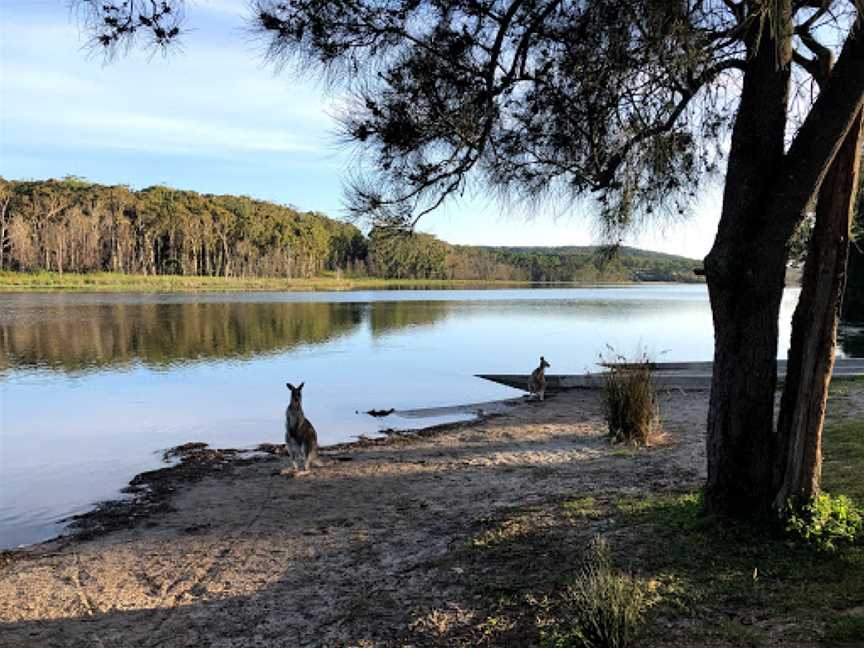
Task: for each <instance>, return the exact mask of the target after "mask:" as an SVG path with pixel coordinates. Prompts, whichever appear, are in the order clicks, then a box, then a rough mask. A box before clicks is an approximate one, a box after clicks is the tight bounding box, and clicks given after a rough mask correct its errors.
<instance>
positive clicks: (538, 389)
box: [528, 356, 552, 401]
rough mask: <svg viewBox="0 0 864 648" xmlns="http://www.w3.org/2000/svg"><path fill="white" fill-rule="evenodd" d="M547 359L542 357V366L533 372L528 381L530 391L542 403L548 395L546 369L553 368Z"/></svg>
mask: <svg viewBox="0 0 864 648" xmlns="http://www.w3.org/2000/svg"><path fill="white" fill-rule="evenodd" d="M551 366H552V365H550V364H549V363H548V362H546V358H544V357H543V356H540V366H539V367H537V368H536V369H535V370H534V371H532V372H531V377H530V378H529V379H528V391H529V392H531V393H532V394H535V395H536V396H537V397H538V398H539V399H540V400H541V401H542V400H543V397H544V396H545V395H546V367H551Z"/></svg>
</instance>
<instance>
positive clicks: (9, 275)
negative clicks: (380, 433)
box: [0, 271, 528, 292]
mask: <svg viewBox="0 0 864 648" xmlns="http://www.w3.org/2000/svg"><path fill="white" fill-rule="evenodd" d="M524 285H528V282H517V281H462V280H443V279H441V280H436V279H428V280H426V279H424V280H420V279H379V278H374V277H337V276H336V274H335V273H328V274H325V275H323V276H320V277H313V278H309V279H284V278H278V277H198V276H181V275H129V274H121V273H113V272H94V273H87V274H80V273H68V272H64V273H63V274H60V273H58V272H33V273H29V272H8V271H2V272H0V291H5V292H23V291H34V292H35V291H55V290H56V291H98V292H198V291H201V292H204V291H216V292H229V291H241V290H242V291H249V290H260V291H307V290H321V291H339V290H359V289H376V288H379V289H383V288H470V287H505V286H524Z"/></svg>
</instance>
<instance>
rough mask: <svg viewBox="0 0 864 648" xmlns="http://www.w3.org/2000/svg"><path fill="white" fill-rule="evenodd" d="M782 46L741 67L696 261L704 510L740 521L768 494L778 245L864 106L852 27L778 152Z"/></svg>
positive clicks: (861, 30) (861, 31)
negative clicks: (710, 348)
mask: <svg viewBox="0 0 864 648" xmlns="http://www.w3.org/2000/svg"><path fill="white" fill-rule="evenodd" d="M782 4H783V7H785V9H786V10H787V11H788V9H789V5H788V3H782ZM783 7H781V9H782V8H783ZM788 24H789V23H788V21H787V26H788ZM781 27H782V26H781ZM778 33H788V34H791V33H792V30H791V28H789V29H782V28H781V29H779V30H778ZM786 38H787V42H782V43H778V42H777V41H773V40H771V39H770V38H766V37H764V35H763V38H762V39H761V40H759V41H758V48H757V51H756V52H754V53H753V54H752V55H751V56H750V58H749V60H748V64H747V69H746V70H745V74H744V84H743V88H742V95H741V102H740V105H739V109H738V114H737V115H736V120H735V125H734V128H733V132H732V146H731V149H730V154H729V163H728V171H727V176H726V190H725V193H724V198H723V211H722V213H721V219H720V225H719V228H718V232H717V238H716V240H715V242H714V246H713V247H712V249H711V252H710V253H709V254H708V256H707V257H706V259H705V273H706V279H707V282H708V290H709V295H710V298H711V306H712V311H713V315H714V327H715V330H714V335H715V350H714V374H713V381H712V388H711V400H710V404H709V412H708V430H707V434H708V439H707V451H708V480H707V484H706V491H705V507H706V509H707V510H708V511H710V512H714V513H719V514H723V515H729V516H733V517H738V518H748V517H749V518H762V517H766V516H768V515H770V514H771V511H772V510H773V506H774V503H775V501H776V496H777V490H776V489H777V485H776V482H775V470H776V462H775V456H776V453H777V450H778V448H777V438H776V436H775V433H774V429H773V409H774V408H773V405H774V392H775V388H776V356H777V332H778V331H777V329H778V326H777V323H778V318H779V311H780V301H781V298H782V294H783V282H784V275H785V264H786V244H787V242H788V240H789V237H790V236H791V234H792V232H793V230H794V227H795V225H796V224H797V223H798V221H799V220H800V218H801V217H802V216H803V214H804V211H805V210H806V209H807V207H808V205H810V204H812V202H813V200H814V198H815V197H816V192H817V191H818V190H819V188H820V187H821V186H822V185H823V181H824V179H825V176H826V175H827V173H828V170H829V167H830V166H831V163H832V161H833V160H834V158H835V157H836V155H837V153H838V151H839V149H840V147H841V145H842V143H843V142H844V140H845V138H846V135H847V134H848V133H849V131H850V129H851V127H852V122H853V121H854V119H855V117H856V115H857V114H858V111H859V110H860V109H861V107H862V104H864V27H862V26H861V24H860V23H859V24H857V25H856V26H855V27H853V29H852V31H851V32H850V35H849V37H848V38H847V41H846V43H845V44H844V46H843V51H842V52H841V54H840V57H839V58H838V60H837V65H835V66H834V68H833V70H832V73H831V78H830V80H829V82H828V84H827V85H826V86H825V88H824V89H823V91H822V92H820V95H819V97H818V99H817V100H816V102H815V104H814V105H813V108H812V109H811V110H810V113H809V114H808V115H807V118H806V119H805V121H804V124H803V125H802V126H801V128H800V129H799V130H798V132H797V134H796V136H795V138H794V140H793V141H792V143H791V145H790V146H789V148H788V150H787V151H786V153H785V154H784V153H783V151H782V149H783V133H782V132H781V131H782V130H783V129H784V128H785V125H786V119H785V110H786V103H787V94H786V93H787V90H788V81H789V77H788V65H787V64H786V63H787V62H788V61H784V60H783V57H784V56H785V55H786V53H787V52H788V51H789V47H790V44H791V43H790V42H788V39H789V37H786ZM784 70H785V71H786V72H785V73H784ZM781 113H782V115H781ZM778 150H779V152H778ZM783 474H784V475H785V470H784V471H783Z"/></svg>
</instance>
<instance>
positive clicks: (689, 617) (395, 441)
mask: <svg viewBox="0 0 864 648" xmlns="http://www.w3.org/2000/svg"><path fill="white" fill-rule="evenodd" d="M549 396H550V397H549V398H547V400H546V401H544V402H538V401H534V400H529V399H520V400H521V402H516V403H514V404H513V405H512V406H510V407H507V408H505V409H503V410H502V411H500V412H490V413H489V414H488V416H484V417H483V418H480V419H474V420H470V421H462V422H456V423H445V424H442V425H439V426H435V427H433V428H426V429H421V430H417V431H412V432H410V433H404V434H398V435H393V436H390V437H384V438H380V439H370V440H358V441H354V442H350V443H346V444H337V445H335V446H329V447H327V448H326V450H324V451H323V452H322V464H321V465H320V466H316V467H315V468H313V470H312V473H311V474H310V475H306V476H303V477H300V478H289V477H286V476H281V475H279V474H278V468H279V467H280V466H279V465H278V459H279V457H278V449H279V447H280V446H277V445H270V446H259V447H258V448H257V451H255V450H253V451H249V450H241V451H238V450H213V449H210V448H207V447H204V446H202V445H200V444H187V445H185V446H180V447H178V448H177V449H175V450H174V453H173V454H174V455H175V456H177V457H178V458H179V459H180V462H179V464H177V465H175V466H168V467H165V468H162V469H159V470H157V471H151V472H150V473H142V474H141V475H139V476H138V477H136V478H135V479H133V480H132V482H131V484H130V486H131V487H132V488H137V489H138V491H137V498H139V499H141V500H142V502H143V503H144V504H145V505H148V506H149V508H147V507H145V508H140V509H137V510H136V509H135V508H134V507H132V508H129V509H127V510H122V508H118V509H115V510H114V511H113V512H112V511H106V515H108V517H106V518H105V519H103V520H101V521H98V520H96V518H95V517H94V518H92V520H91V521H93V522H98V524H96V526H94V527H92V528H90V530H89V531H90V533H89V534H88V535H86V537H85V536H81V537H77V538H70V537H68V536H64V537H61V538H60V539H59V540H55V541H53V542H48V543H42V544H38V545H33V546H31V547H29V548H26V549H22V550H19V551H16V552H15V553H14V554H11V553H7V554H3V555H2V558H0V623H2V625H3V628H4V633H5V636H6V638H7V640H8V641H9V642H10V645H16V646H19V647H20V648H31V647H32V648H37V647H38V648H41V647H42V646H45V645H52V644H57V643H61V644H62V645H64V646H69V647H70V648H78V647H80V648H84V647H85V646H87V647H89V646H91V645H98V644H99V642H101V643H102V645H105V646H108V645H112V646H113V645H118V646H119V645H122V646H153V645H160V646H163V647H166V648H181V647H183V646H188V645H210V644H212V643H213V642H214V641H217V640H218V641H221V643H220V644H219V645H223V644H224V645H226V646H228V645H230V646H234V647H237V648H251V647H252V646H261V645H273V646H283V645H284V646H289V645H290V646H304V645H310V646H311V645H340V646H362V647H364V648H371V647H377V646H382V647H383V646H387V647H390V646H394V647H395V646H404V645H416V646H430V647H438V646H465V647H467V646H474V645H478V644H483V645H534V644H536V643H538V641H537V638H538V635H537V633H538V632H541V633H542V627H543V626H539V627H538V625H537V618H538V617H537V615H538V614H543V615H547V616H548V614H549V613H552V614H558V612H556V610H555V608H554V607H552V608H549V607H542V606H541V607H538V606H537V604H536V603H535V602H536V601H543V600H546V601H548V602H549V605H553V606H554V605H555V601H557V600H558V598H557V597H558V596H559V595H560V592H561V587H562V585H563V584H566V583H567V582H568V579H570V578H572V577H573V576H574V575H576V574H578V573H579V569H580V568H581V565H582V564H583V563H582V560H583V556H584V555H585V552H586V551H587V550H588V547H590V546H591V542H592V539H593V538H594V537H595V536H597V535H602V536H603V537H604V538H606V539H607V540H608V542H609V544H610V546H611V547H612V550H613V552H614V558H615V561H616V564H620V565H621V567H622V568H623V569H627V570H628V571H629V570H634V573H635V572H640V573H641V574H642V575H644V578H645V579H646V582H649V583H653V585H652V587H654V588H656V589H653V590H651V596H652V597H654V596H657V597H660V596H663V597H667V599H666V600H668V601H670V602H671V604H667V605H665V607H664V606H660V607H659V609H658V610H659V611H654V610H653V609H652V610H651V614H650V619H649V625H650V624H654V625H653V626H651V627H649V628H648V629H647V630H646V632H647V633H648V634H649V636H651V637H653V638H655V639H657V641H656V642H655V641H646V642H645V643H642V644H640V645H646V646H647V645H652V646H655V645H656V646H667V645H668V646H672V645H692V646H704V647H706V648H707V646H714V645H736V644H735V641H734V638H735V637H738V638H740V635H739V633H738V632H737V631H734V632H733V631H731V630H730V631H729V634H728V636H729V637H730V642H731V643H730V642H724V641H719V642H718V635H717V634H716V632H723V631H724V628H725V626H724V625H723V624H724V623H726V624H728V618H729V617H728V616H727V615H726V614H725V609H726V607H729V606H731V607H730V609H731V612H730V614H734V615H736V616H735V617H734V618H736V619H737V618H739V616H740V618H743V619H755V620H752V621H748V624H749V626H750V627H752V630H753V631H754V632H756V631H758V633H759V635H760V636H764V637H765V638H766V639H770V641H769V643H771V644H772V645H788V646H802V648H803V646H809V645H813V642H812V641H810V638H812V637H817V638H818V637H822V636H824V632H825V630H824V628H825V627H826V624H827V623H828V622H829V621H830V619H832V618H834V617H836V614H837V613H836V610H837V609H845V607H846V606H848V605H851V604H852V603H850V601H852V602H853V603H854V600H856V599H854V592H849V591H846V590H842V589H841V590H839V591H838V592H839V593H833V594H831V596H834V598H830V597H829V599H826V600H830V601H831V604H830V605H829V606H828V607H826V608H825V609H822V608H821V607H818V606H816V607H814V606H813V605H812V604H810V603H809V602H807V601H805V602H804V603H801V605H802V611H801V612H798V611H797V609H796V613H795V615H793V617H790V616H789V614H790V613H789V612H788V611H787V609H786V607H784V606H785V605H786V604H787V603H788V601H789V598H788V596H789V595H790V594H789V592H790V590H789V588H790V587H792V588H793V589H794V588H795V587H797V586H798V585H799V584H800V576H799V570H800V569H801V568H802V566H801V563H800V562H799V561H798V559H797V558H795V557H794V556H793V558H792V559H790V561H791V562H790V563H789V567H788V569H789V570H791V571H790V572H789V574H790V575H789V576H788V577H787V576H786V575H785V574H786V572H785V571H782V572H781V571H777V570H774V571H772V569H771V564H769V563H767V562H765V561H767V560H769V558H768V557H770V559H771V560H784V558H783V557H782V556H779V557H778V552H779V553H782V552H781V551H780V550H779V549H777V548H776V547H775V546H774V545H770V546H768V547H767V548H766V549H765V553H766V556H768V557H755V556H754V557H753V560H754V561H756V562H755V563H751V562H749V561H745V563H746V564H744V565H743V567H742V568H741V572H740V574H739V572H738V571H733V572H729V571H728V570H729V569H730V568H732V567H735V565H737V563H736V562H734V560H738V558H735V556H740V555H745V554H746V556H750V555H751V554H750V553H747V552H748V551H750V548H751V547H752V541H751V543H749V544H748V543H747V542H745V543H744V544H743V545H741V547H739V546H738V545H735V546H733V547H732V548H731V549H728V550H727V549H726V548H725V547H724V546H722V545H721V546H720V548H719V550H720V551H729V552H731V554H732V556H733V558H732V560H733V563H731V565H730V562H729V560H730V559H724V560H719V561H717V562H716V563H715V562H714V561H713V560H712V559H710V556H712V555H713V552H715V551H717V550H718V547H717V545H716V544H714V543H713V542H712V541H711V540H710V539H709V540H706V541H704V543H705V544H699V542H700V541H699V538H700V537H701V536H699V535H696V536H693V534H694V533H695V534H701V533H703V532H704V529H706V528H707V527H706V524H707V521H706V520H704V519H702V520H700V519H699V518H698V517H696V509H695V507H696V506H697V504H695V503H694V502H696V500H695V499H694V498H696V497H697V496H696V495H694V493H698V490H699V488H700V487H701V485H702V484H703V483H704V479H705V437H704V421H705V416H706V414H707V407H708V395H707V393H706V392H683V391H677V390H675V391H670V392H663V393H661V395H660V398H659V404H660V408H661V418H662V420H663V424H664V433H665V438H664V440H663V441H662V442H660V443H657V444H656V445H652V446H650V447H647V448H630V447H625V446H620V445H617V446H616V445H611V444H610V443H609V442H608V438H607V435H606V428H605V423H604V419H603V413H602V411H603V410H602V402H601V397H600V394H599V393H598V392H596V391H591V390H573V391H568V392H559V393H556V394H550V395H549ZM829 417H830V423H831V425H832V426H837V425H840V426H843V425H846V424H847V423H849V422H853V421H858V422H861V421H862V420H864V382H861V381H856V382H844V383H843V384H842V385H838V386H837V387H836V388H832V398H831V404H830V407H829ZM844 422H845V423H844ZM856 429H857V428H856ZM842 434H843V435H846V437H848V438H849V439H850V441H849V442H850V443H851V442H852V441H851V439H853V435H854V434H856V433H855V431H854V430H851V428H850V431H849V432H842ZM828 440H829V441H830V443H831V445H829V446H828V449H827V454H826V467H827V470H826V479H827V478H828V477H830V476H831V475H838V474H839V473H838V472H837V471H838V470H844V471H845V473H844V474H846V475H847V479H849V480H851V481H850V482H849V483H857V475H858V473H857V468H855V466H856V465H858V464H854V465H853V464H850V465H849V466H846V467H844V466H845V463H846V462H847V461H848V459H847V458H844V456H838V450H837V449H838V448H842V447H844V446H842V445H840V446H838V445H836V444H837V443H838V441H843V439H842V438H839V439H838V436H837V432H836V431H832V433H831V434H830V435H829V437H828ZM849 447H850V450H849V452H851V451H852V450H851V448H852V446H849ZM856 447H857V446H856ZM844 452H845V451H844ZM851 456H852V455H846V457H851ZM862 457H864V455H862ZM826 484H827V482H826ZM829 488H833V486H829ZM838 492H844V491H838ZM133 495H136V494H134V493H133ZM682 502H683V504H682ZM681 506H685V509H686V511H691V510H692V515H693V517H692V519H693V522H692V523H690V522H687V521H686V520H689V519H691V518H690V517H687V518H686V520H682V518H680V517H672V518H669V515H681V514H683V513H681ZM651 511H654V513H651ZM676 511H677V512H676ZM649 514H650V515H653V516H655V517H654V518H651V519H652V520H654V522H650V521H649V522H646V518H645V517H644V516H646V515H649ZM111 515H113V516H114V517H113V518H112V517H111ZM686 515H687V516H690V515H691V513H689V512H688V513H687V514H686ZM656 516H659V517H656ZM664 516H665V517H664ZM646 524H647V526H646ZM652 524H653V525H654V526H651V525H652ZM691 524H692V525H691ZM112 525H113V526H112ZM682 525H683V526H682ZM722 533H723V534H724V535H723V538H726V537H728V536H729V534H731V533H734V529H732V528H730V527H722ZM682 534H684V535H683V538H686V539H688V540H682V539H680V536H682ZM646 540H648V542H646ZM653 540H656V541H657V542H656V543H655V542H653ZM685 541H686V542H692V543H694V544H692V545H691V544H687V548H688V550H691V551H702V547H704V548H705V549H704V551H706V552H708V553H707V556H708V557H706V558H705V559H704V560H703V559H702V558H698V559H697V558H693V559H691V558H690V556H691V554H689V553H688V554H685V556H684V557H683V558H678V557H676V554H675V553H674V551H673V550H674V547H675V546H676V544H675V543H679V544H681V543H682V542H685ZM725 541H726V542H729V541H728V540H725ZM780 546H785V545H780ZM691 547H692V548H691ZM652 552H653V553H652ZM699 555H700V556H701V554H699ZM724 555H725V554H724ZM797 555H798V554H795V556H797ZM652 556H653V557H652ZM649 559H650V560H652V561H655V562H651V563H650V564H648V563H646V562H644V561H645V560H649ZM669 560H676V561H677V562H674V563H669V562H668V561H669ZM748 560H749V558H748ZM754 564H757V565H758V568H759V574H760V576H762V575H763V574H765V576H763V577H762V578H761V579H760V580H759V582H758V583H757V584H756V585H758V589H759V591H758V592H756V594H758V597H757V599H756V600H757V603H758V602H759V601H761V600H762V599H761V598H759V597H762V596H765V595H770V596H772V597H775V598H776V601H780V603H773V604H772V606H770V607H766V606H765V605H763V604H762V603H759V606H758V609H759V615H758V617H752V616H751V615H752V614H753V612H752V610H751V608H749V607H748V605H750V603H749V600H750V599H743V600H744V601H745V602H743V603H742V602H741V601H742V599H741V596H750V595H748V594H747V592H751V591H752V590H753V588H754V586H755V585H754V582H753V581H754V576H753V565H754ZM832 564H833V563H832ZM694 565H695V566H694ZM785 565H786V563H783V569H787V567H786V566H785ZM670 566H671V567H674V570H673V571H672V572H671V576H670V572H669V571H668V570H669V568H670ZM805 567H807V565H805ZM685 568H686V569H693V570H695V571H693V574H694V576H688V574H690V572H680V571H677V572H676V571H675V570H682V569H685ZM807 568H808V569H811V571H812V570H818V571H815V572H814V573H817V574H822V573H823V571H824V570H825V569H826V567H825V564H824V562H817V563H815V567H807ZM705 569H708V570H709V572H710V574H708V576H710V578H709V579H707V581H706V582H708V583H709V585H710V586H711V587H714V586H715V585H712V583H715V582H716V583H719V585H716V587H718V588H720V590H721V594H722V592H723V591H726V590H723V589H722V588H724V587H726V588H728V587H729V586H730V585H733V584H734V585H735V586H736V587H737V583H738V581H739V580H740V581H741V583H743V585H742V586H741V588H742V589H740V590H739V589H734V590H733V591H732V594H731V595H729V596H732V597H733V598H731V599H729V600H727V599H721V600H720V602H719V603H718V605H721V606H726V607H723V610H724V612H723V613H720V612H718V610H717V609H716V608H717V606H716V605H714V604H713V603H712V601H714V600H715V597H716V596H718V595H720V594H718V593H716V592H714V590H707V591H708V593H709V594H710V595H707V596H700V594H699V593H700V592H701V591H702V590H698V589H696V590H693V592H694V597H693V598H692V603H690V604H688V606H685V607H682V606H680V605H679V604H676V603H675V601H682V600H685V601H686V600H691V599H681V598H680V596H681V595H682V594H681V592H682V590H681V587H684V588H685V594H684V595H685V596H689V594H686V592H687V591H690V590H689V589H686V588H693V587H697V585H698V583H696V582H695V581H694V580H693V578H695V576H698V574H701V573H702V572H703V571H704V570H705ZM849 569H852V568H851V567H849ZM642 570H646V571H642ZM856 570H857V568H855V569H852V571H851V572H849V573H848V574H846V573H845V572H844V573H841V572H839V571H837V570H835V569H830V570H828V572H826V573H830V574H835V573H836V574H839V575H838V576H837V578H844V579H846V580H844V581H843V582H844V583H846V582H848V583H855V582H858V583H859V585H860V582H864V581H856V578H858V575H859V571H856ZM841 571H842V570H841ZM847 571H848V570H847ZM676 573H680V574H682V577H681V578H677V577H676ZM808 573H809V572H808ZM844 574H845V575H844ZM718 579H719V580H718ZM806 584H807V588H808V591H809V590H810V589H812V588H814V587H815V588H817V589H816V592H817V594H818V595H819V596H827V595H828V593H829V592H830V591H831V590H830V587H831V583H830V582H829V583H827V584H826V583H823V582H822V581H819V580H816V581H813V582H808V583H806ZM748 588H749V589H748ZM819 588H822V589H819ZM796 591H797V590H796ZM844 591H846V594H845V595H843V592H844ZM856 591H857V590H856ZM823 592H825V594H824V595H823ZM793 594H794V592H793ZM736 596H737V597H738V598H737V599H736V598H734V597H736ZM753 596H755V595H753ZM544 597H546V598H544ZM838 597H839V598H838ZM774 600H775V599H774V598H772V599H771V601H774ZM793 600H795V601H797V599H793ZM736 601H737V602H736ZM784 601H785V602H787V603H783V602H784ZM689 606H693V609H691V608H690V607H689ZM838 606H839V607H838ZM803 610H806V611H807V612H806V614H805V613H803ZM561 615H563V616H561ZM559 618H561V619H565V618H566V613H565V612H563V611H562V612H561V613H560V615H559ZM670 619H671V621H672V622H671V623H670V622H669V620H670ZM693 619H699V620H700V623H699V624H695V625H694V624H693ZM737 627H738V626H737V625H736V628H737ZM814 628H815V629H814ZM733 630H735V629H733ZM511 632H516V633H517V634H512V633H511ZM651 632H655V633H656V634H654V635H651V634H650V633H651ZM519 633H527V634H524V635H523V634H519ZM691 633H692V634H691ZM814 633H816V634H814ZM724 636H725V635H724ZM97 638H98V639H99V642H96V639H97Z"/></svg>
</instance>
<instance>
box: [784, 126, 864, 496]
mask: <svg viewBox="0 0 864 648" xmlns="http://www.w3.org/2000/svg"><path fill="white" fill-rule="evenodd" d="M861 122H862V112H860V111H859V113H858V117H857V119H856V121H855V123H854V124H853V126H852V128H851V129H850V131H849V133H848V134H847V135H846V139H845V141H844V143H843V146H842V148H841V149H840V150H839V151H838V153H837V155H836V156H835V158H834V161H833V162H832V164H831V168H830V170H829V171H828V174H827V175H826V176H825V179H824V180H823V182H822V187H821V188H820V191H819V198H818V202H817V204H816V223H815V225H814V228H813V233H812V237H811V240H810V248H809V250H808V253H807V262H806V265H805V267H804V277H803V280H802V282H801V296H800V298H799V301H798V306H797V308H796V309H795V315H794V318H793V320H792V340H791V344H790V348H789V356H788V357H789V363H788V368H787V373H786V384H785V388H784V390H783V399H782V403H781V407H780V418H779V421H778V424H777V448H776V453H775V461H776V465H775V471H774V475H775V487H776V489H777V495H776V496H775V500H774V508H775V509H776V510H778V511H782V510H783V509H784V508H785V506H786V503H787V501H788V500H789V499H790V498H795V499H798V500H799V501H806V500H809V499H811V498H813V497H815V496H816V495H818V493H819V482H820V478H821V474H822V428H823V425H824V422H825V408H826V404H827V401H828V386H829V384H830V383H831V372H832V370H833V368H834V354H835V350H836V347H837V323H838V319H839V316H840V307H841V302H842V297H843V288H844V286H845V283H846V262H847V258H848V255H849V234H850V230H851V225H852V215H853V212H854V206H855V198H856V191H857V188H858V172H859V167H860V157H861V133H862V130H861Z"/></svg>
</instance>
